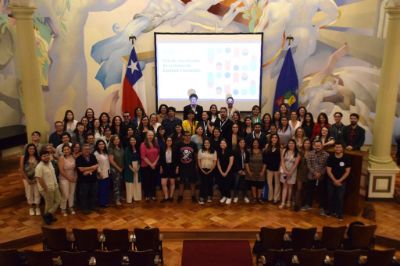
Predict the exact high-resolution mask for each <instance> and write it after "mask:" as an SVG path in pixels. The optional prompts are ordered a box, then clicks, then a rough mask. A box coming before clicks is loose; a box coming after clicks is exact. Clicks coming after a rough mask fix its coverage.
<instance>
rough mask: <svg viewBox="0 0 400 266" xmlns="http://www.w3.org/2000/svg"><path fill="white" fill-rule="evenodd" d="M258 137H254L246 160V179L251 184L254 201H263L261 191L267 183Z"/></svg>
mask: <svg viewBox="0 0 400 266" xmlns="http://www.w3.org/2000/svg"><path fill="white" fill-rule="evenodd" d="M264 161H265V160H264V158H263V151H262V150H261V148H260V142H259V140H258V139H254V140H253V143H252V145H251V148H250V153H249V157H248V158H247V161H246V180H247V182H248V183H249V185H250V188H251V194H252V197H253V199H252V201H253V202H254V203H256V202H259V203H262V198H261V193H262V190H263V188H264V183H265V169H266V168H265V163H264Z"/></svg>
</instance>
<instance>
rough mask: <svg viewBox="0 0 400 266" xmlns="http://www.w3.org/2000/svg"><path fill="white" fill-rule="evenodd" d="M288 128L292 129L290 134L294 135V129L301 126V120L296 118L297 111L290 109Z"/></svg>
mask: <svg viewBox="0 0 400 266" xmlns="http://www.w3.org/2000/svg"><path fill="white" fill-rule="evenodd" d="M289 126H290V129H291V130H292V134H293V136H294V134H295V132H296V130H297V129H298V128H299V127H301V122H300V121H299V119H298V116H297V112H296V111H291V112H290V121H289Z"/></svg>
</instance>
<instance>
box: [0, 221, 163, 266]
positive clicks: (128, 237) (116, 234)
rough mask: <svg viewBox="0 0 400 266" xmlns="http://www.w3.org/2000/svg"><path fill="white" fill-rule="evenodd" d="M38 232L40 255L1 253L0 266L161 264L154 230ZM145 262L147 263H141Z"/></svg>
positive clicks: (157, 233)
mask: <svg viewBox="0 0 400 266" xmlns="http://www.w3.org/2000/svg"><path fill="white" fill-rule="evenodd" d="M42 232H43V252H32V251H25V252H17V251H15V250H14V251H13V250H9V251H3V252H2V255H0V265H13V264H9V263H5V262H4V261H6V260H7V259H8V260H13V261H14V262H15V258H18V261H19V264H16V265H53V264H54V265H73V266H78V265H82V266H83V265H85V266H86V265H158V264H161V265H162V264H163V252H162V235H161V234H160V230H159V229H158V228H149V227H146V228H135V229H134V230H133V231H132V232H129V230H128V229H119V230H113V229H104V230H103V231H102V232H99V231H98V230H97V229H78V228H74V229H72V234H69V233H67V230H66V229H65V228H49V227H42ZM2 260H4V261H2ZM39 261H40V263H39ZM137 261H140V262H141V263H142V264H138V263H137ZM149 261H151V264H143V263H144V262H147V263H148V262H149ZM71 262H74V263H73V264H70V263H71ZM111 262H112V263H111Z"/></svg>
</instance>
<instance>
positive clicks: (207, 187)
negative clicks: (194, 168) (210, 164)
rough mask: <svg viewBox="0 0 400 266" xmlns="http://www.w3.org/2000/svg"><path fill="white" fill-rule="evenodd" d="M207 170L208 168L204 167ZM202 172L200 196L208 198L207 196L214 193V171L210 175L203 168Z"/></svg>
mask: <svg viewBox="0 0 400 266" xmlns="http://www.w3.org/2000/svg"><path fill="white" fill-rule="evenodd" d="M204 170H205V171H208V169H204ZM199 172H200V198H203V199H205V198H207V197H212V195H213V185H214V180H213V179H214V177H213V173H214V171H212V172H211V173H209V174H208V175H206V174H204V173H203V172H202V171H201V170H199Z"/></svg>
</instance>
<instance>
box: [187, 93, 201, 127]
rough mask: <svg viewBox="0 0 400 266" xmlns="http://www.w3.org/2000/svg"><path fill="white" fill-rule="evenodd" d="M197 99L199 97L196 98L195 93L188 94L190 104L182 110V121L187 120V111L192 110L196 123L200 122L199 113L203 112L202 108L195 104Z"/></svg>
mask: <svg viewBox="0 0 400 266" xmlns="http://www.w3.org/2000/svg"><path fill="white" fill-rule="evenodd" d="M198 99H199V97H198V96H197V94H196V93H192V94H190V96H189V100H190V104H189V105H186V106H185V107H184V108H183V120H186V119H187V115H188V113H189V110H193V112H194V115H195V119H196V120H197V121H201V113H202V112H203V106H201V105H198V104H197V100H198Z"/></svg>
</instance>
